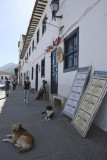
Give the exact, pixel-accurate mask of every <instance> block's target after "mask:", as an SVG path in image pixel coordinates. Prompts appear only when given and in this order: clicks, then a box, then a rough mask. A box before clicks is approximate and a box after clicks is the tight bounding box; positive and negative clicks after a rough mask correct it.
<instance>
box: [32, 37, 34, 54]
mask: <svg viewBox="0 0 107 160" xmlns="http://www.w3.org/2000/svg"><path fill="white" fill-rule="evenodd" d="M33 50H34V40H33V42H32V51H33Z"/></svg>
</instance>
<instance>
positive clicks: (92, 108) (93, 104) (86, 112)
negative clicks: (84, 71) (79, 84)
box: [71, 71, 107, 137]
mask: <svg viewBox="0 0 107 160" xmlns="http://www.w3.org/2000/svg"><path fill="white" fill-rule="evenodd" d="M106 92H107V72H105V71H95V72H94V74H93V76H92V79H91V80H90V82H89V84H88V87H87V89H86V91H85V93H84V96H83V98H82V100H81V102H80V105H79V107H78V110H77V112H76V114H75V117H74V119H73V121H72V122H71V124H72V125H73V126H74V127H75V129H76V130H77V131H78V132H79V133H80V134H81V135H82V136H83V137H85V136H86V134H87V132H88V130H89V128H90V126H91V124H92V121H93V120H94V117H95V115H96V113H97V111H98V109H99V107H100V104H101V102H102V100H103V98H104V96H105V94H106Z"/></svg>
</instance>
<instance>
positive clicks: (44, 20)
mask: <svg viewBox="0 0 107 160" xmlns="http://www.w3.org/2000/svg"><path fill="white" fill-rule="evenodd" d="M46 17H47V16H45V17H44V19H43V22H42V35H43V34H44V33H45V31H46Z"/></svg>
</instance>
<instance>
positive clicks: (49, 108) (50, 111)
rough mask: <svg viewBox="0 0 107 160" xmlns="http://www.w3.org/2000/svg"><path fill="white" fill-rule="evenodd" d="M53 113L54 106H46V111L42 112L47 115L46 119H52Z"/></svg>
mask: <svg viewBox="0 0 107 160" xmlns="http://www.w3.org/2000/svg"><path fill="white" fill-rule="evenodd" d="M53 113H54V112H53V110H52V106H46V110H45V112H42V113H41V114H44V115H45V119H46V120H50V119H51V118H52V117H53Z"/></svg>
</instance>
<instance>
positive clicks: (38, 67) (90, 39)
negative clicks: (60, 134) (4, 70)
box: [20, 0, 107, 131]
mask: <svg viewBox="0 0 107 160" xmlns="http://www.w3.org/2000/svg"><path fill="white" fill-rule="evenodd" d="M54 3H56V5H55V6H54V7H55V8H53V4H54ZM57 4H58V6H57ZM106 43H107V0H91V1H90V0H37V1H36V3H35V6H34V9H33V13H32V16H31V20H30V23H29V26H28V30H27V34H26V37H25V42H24V45H23V48H22V50H21V53H20V58H21V61H20V68H21V70H20V74H21V75H22V81H24V80H25V78H26V76H29V78H30V81H31V87H32V88H34V89H35V90H38V89H39V87H40V86H41V83H42V80H43V79H45V80H46V81H47V83H48V86H49V94H59V95H61V96H64V97H67V96H68V93H69V91H70V87H71V85H72V82H73V80H74V77H75V74H76V71H77V69H78V67H85V66H90V65H92V73H93V71H94V70H99V69H100V70H107V45H106ZM104 101H105V102H104V103H103V106H102V110H101V111H100V113H98V117H97V120H96V124H97V125H99V126H100V127H101V128H103V129H104V130H106V131H107V96H106V99H105V100H104Z"/></svg>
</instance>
